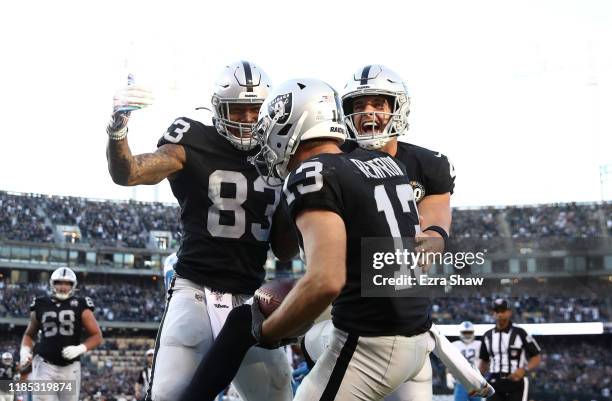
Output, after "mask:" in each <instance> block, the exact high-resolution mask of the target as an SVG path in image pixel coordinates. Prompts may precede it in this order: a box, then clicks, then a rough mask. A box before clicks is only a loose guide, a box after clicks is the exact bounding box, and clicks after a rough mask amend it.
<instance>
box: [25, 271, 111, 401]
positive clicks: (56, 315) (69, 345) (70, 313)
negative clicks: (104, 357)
mask: <svg viewBox="0 0 612 401" xmlns="http://www.w3.org/2000/svg"><path fill="white" fill-rule="evenodd" d="M49 285H50V290H51V295H50V296H45V297H36V298H34V301H33V302H32V305H31V306H30V311H31V312H30V323H29V324H28V327H27V328H26V331H25V333H24V335H23V339H22V340H21V351H20V362H19V365H20V366H21V369H24V367H26V366H27V365H29V364H30V363H31V364H32V375H31V377H30V379H32V380H52V381H55V382H67V381H73V383H72V386H73V389H72V391H60V392H58V393H56V394H53V395H37V396H35V397H34V399H35V400H39V401H51V400H78V399H79V387H80V383H81V363H80V362H79V359H80V356H81V355H83V354H85V353H86V352H87V351H89V350H92V349H94V348H95V347H97V346H98V345H100V344H101V343H102V332H101V331H100V327H99V326H98V322H97V321H96V318H95V317H94V314H93V310H94V303H93V301H92V300H91V298H89V297H84V298H83V297H78V296H75V295H74V294H75V290H76V286H77V277H76V274H74V272H73V271H72V270H71V269H70V268H68V267H60V268H59V269H57V270H55V271H54V272H53V273H52V274H51V278H50V279H49ZM39 330H40V337H37V334H38V331H39ZM82 334H85V335H86V338H85V341H83V342H81V337H82ZM37 338H39V340H38V341H37V342H36V346H35V347H34V342H35V339H37Z"/></svg>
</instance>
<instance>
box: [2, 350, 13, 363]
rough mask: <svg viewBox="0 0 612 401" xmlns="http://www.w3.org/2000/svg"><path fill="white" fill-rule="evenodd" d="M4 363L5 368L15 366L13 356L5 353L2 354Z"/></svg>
mask: <svg viewBox="0 0 612 401" xmlns="http://www.w3.org/2000/svg"><path fill="white" fill-rule="evenodd" d="M2 363H3V364H4V366H10V365H12V364H13V354H11V353H10V352H5V353H3V354H2Z"/></svg>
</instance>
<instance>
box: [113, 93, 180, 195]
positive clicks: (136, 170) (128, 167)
mask: <svg viewBox="0 0 612 401" xmlns="http://www.w3.org/2000/svg"><path fill="white" fill-rule="evenodd" d="M130 82H131V81H130ZM152 102H153V96H152V95H151V92H149V91H148V90H146V89H145V88H142V87H138V86H136V85H133V84H132V83H129V84H128V85H127V86H126V87H125V88H123V89H121V90H119V91H118V92H117V93H116V94H115V97H114V98H113V115H112V117H111V121H110V123H109V124H108V126H107V127H106V133H107V134H108V144H107V147H106V159H107V162H108V171H109V173H110V175H111V177H112V179H113V182H115V183H116V184H119V185H125V186H131V185H140V184H147V185H152V184H157V183H158V182H160V181H162V180H163V179H164V178H167V177H169V176H171V175H172V174H174V173H177V172H178V171H180V170H181V169H182V168H183V166H184V164H185V160H186V157H185V148H184V147H183V146H182V145H175V144H166V145H163V146H161V147H159V148H158V149H157V151H155V152H154V153H143V154H140V155H136V156H134V155H132V151H131V150H130V146H129V144H128V141H127V133H128V128H127V125H128V122H129V119H130V113H131V112H132V111H134V110H139V109H142V108H145V107H147V106H149V105H150V104H151V103H152Z"/></svg>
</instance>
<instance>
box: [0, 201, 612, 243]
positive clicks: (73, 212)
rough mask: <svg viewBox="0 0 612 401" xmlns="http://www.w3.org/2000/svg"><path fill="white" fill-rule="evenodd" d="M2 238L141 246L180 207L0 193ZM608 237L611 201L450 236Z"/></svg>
mask: <svg viewBox="0 0 612 401" xmlns="http://www.w3.org/2000/svg"><path fill="white" fill-rule="evenodd" d="M0 211H1V213H0V239H9V240H20V241H34V242H52V241H53V227H54V226H55V225H77V226H78V227H79V229H80V231H81V235H82V238H81V242H86V243H89V244H90V245H92V246H113V247H117V246H118V247H131V248H144V247H145V244H146V242H147V238H148V232H149V231H151V230H163V231H170V232H172V233H173V236H174V239H175V240H176V239H178V237H179V232H180V223H179V218H178V215H179V208H178V206H174V205H165V204H162V203H149V202H134V201H127V202H118V201H99V200H91V199H85V198H76V197H68V196H48V195H39V194H14V193H8V192H5V191H0ZM603 235H608V236H612V203H610V202H608V203H602V204H576V203H567V204H553V205H538V206H509V207H505V208H492V207H484V208H478V209H455V210H454V212H453V226H452V233H451V236H452V237H454V238H471V239H480V240H492V239H496V238H500V237H512V238H516V239H532V238H546V237H556V238H585V237H586V238H589V237H600V236H603Z"/></svg>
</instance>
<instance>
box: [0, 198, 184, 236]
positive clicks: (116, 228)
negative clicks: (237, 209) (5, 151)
mask: <svg viewBox="0 0 612 401" xmlns="http://www.w3.org/2000/svg"><path fill="white" fill-rule="evenodd" d="M0 211H1V213H0V239H10V240H18V241H33V242H52V241H53V227H54V226H56V225H76V226H78V227H79V229H80V231H81V242H86V243H89V244H90V245H92V246H112V247H130V248H144V247H145V244H146V242H147V239H148V235H149V234H148V233H149V231H152V230H163V231H170V232H172V233H173V234H174V235H175V239H176V238H177V236H178V233H179V231H180V223H179V219H178V213H179V211H178V206H171V205H164V204H162V203H148V202H133V201H129V202H115V201H97V200H91V199H85V198H75V197H69V196H47V195H38V194H27V195H25V194H24V195H17V194H10V193H7V192H4V191H0Z"/></svg>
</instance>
